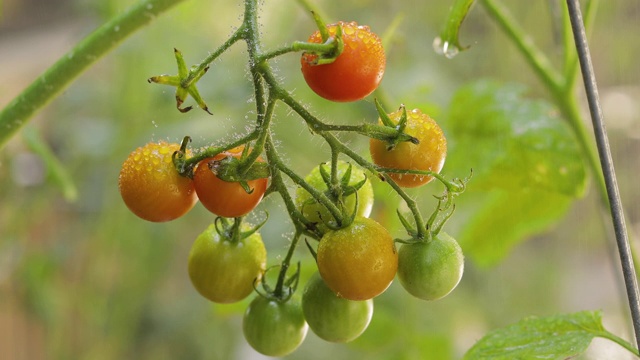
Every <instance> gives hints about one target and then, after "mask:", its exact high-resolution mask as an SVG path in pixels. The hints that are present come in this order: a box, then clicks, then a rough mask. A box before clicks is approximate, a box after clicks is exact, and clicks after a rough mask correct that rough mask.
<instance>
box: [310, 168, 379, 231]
mask: <svg viewBox="0 0 640 360" xmlns="http://www.w3.org/2000/svg"><path fill="white" fill-rule="evenodd" d="M326 165H327V163H322V164H320V165H319V166H318V170H319V173H320V176H321V178H322V181H324V183H325V185H326V187H327V190H325V191H324V193H323V194H324V195H325V196H326V197H327V198H328V199H329V200H330V201H331V202H332V203H333V204H334V205H336V206H337V207H338V209H339V210H340V215H341V216H340V217H335V216H334V219H323V218H322V214H321V213H320V212H318V217H319V218H320V220H321V222H323V223H324V224H325V225H326V227H327V228H329V230H337V229H340V228H343V227H345V226H348V225H349V224H351V223H352V222H353V219H354V218H355V217H356V215H357V212H358V190H360V189H361V188H362V187H363V186H364V185H365V184H366V183H367V180H368V179H367V177H366V175H365V176H364V178H363V179H362V180H360V181H358V182H357V183H355V184H351V179H352V175H353V172H352V171H353V165H352V164H350V163H348V164H347V168H346V170H345V171H344V173H343V174H342V176H341V177H340V179H336V180H335V181H334V180H333V176H332V175H331V174H330V173H329V171H327V169H326ZM336 166H337V164H336ZM332 172H333V170H332ZM351 195H353V196H354V198H355V206H354V208H353V211H350V210H349V209H348V208H347V206H346V204H345V202H344V199H345V198H347V197H348V196H351ZM316 202H318V203H320V204H323V199H322V198H315V197H312V198H310V199H308V200H307V201H305V202H304V203H303V204H302V207H303V210H304V207H305V206H311V205H313V204H315V203H316ZM325 206H326V205H325ZM311 224H312V225H313V228H312V229H308V230H310V231H312V232H317V231H321V232H323V231H322V230H320V229H318V227H317V226H316V225H317V224H318V223H317V222H311Z"/></svg>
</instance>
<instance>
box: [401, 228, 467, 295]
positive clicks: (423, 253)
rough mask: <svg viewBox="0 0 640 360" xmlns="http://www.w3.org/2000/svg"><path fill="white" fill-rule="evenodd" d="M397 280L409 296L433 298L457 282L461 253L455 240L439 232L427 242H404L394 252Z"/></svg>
mask: <svg viewBox="0 0 640 360" xmlns="http://www.w3.org/2000/svg"><path fill="white" fill-rule="evenodd" d="M398 256H399V260H398V262H399V263H398V279H399V280H400V284H402V286H403V287H404V288H405V289H406V290H407V291H408V292H409V293H410V294H411V295H413V296H415V297H417V298H419V299H423V300H437V299H440V298H443V297H445V296H446V295H448V294H449V293H450V292H451V291H453V289H454V288H455V287H456V286H457V285H458V283H459V282H460V279H461V278H462V273H463V271H464V256H463V255H462V249H460V245H458V242H457V241H456V240H455V239H453V238H452V237H451V236H449V235H447V234H446V233H440V234H438V236H437V237H435V238H434V239H433V240H432V241H430V242H418V243H414V244H404V245H402V246H401V247H400V250H399V251H398Z"/></svg>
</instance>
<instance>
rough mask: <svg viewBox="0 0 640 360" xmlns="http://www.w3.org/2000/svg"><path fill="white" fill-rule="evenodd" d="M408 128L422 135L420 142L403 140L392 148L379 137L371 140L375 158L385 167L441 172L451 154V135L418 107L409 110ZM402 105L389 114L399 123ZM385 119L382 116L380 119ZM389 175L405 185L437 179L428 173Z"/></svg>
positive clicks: (408, 186)
mask: <svg viewBox="0 0 640 360" xmlns="http://www.w3.org/2000/svg"><path fill="white" fill-rule="evenodd" d="M406 113H407V122H406V128H405V132H406V133H407V134H408V135H411V136H413V137H415V138H416V139H418V141H419V143H418V144H414V143H411V142H408V141H407V142H401V143H399V144H397V145H396V146H395V147H394V148H392V149H391V150H389V149H388V143H387V142H385V141H382V140H378V139H370V140H369V151H370V152H371V158H372V159H373V162H374V163H375V164H376V165H378V166H381V167H386V168H392V169H402V170H421V171H432V172H435V173H439V172H440V170H442V167H443V166H444V161H445V158H446V156H447V139H446V138H445V136H444V133H443V131H442V129H441V128H440V126H438V124H437V123H436V122H435V121H434V120H433V119H432V118H431V117H429V115H427V114H424V113H423V112H422V111H420V110H418V109H414V110H411V111H407V112H406ZM402 114H403V111H402V109H400V110H398V111H395V112H392V113H390V114H389V118H390V119H391V121H392V122H394V123H395V124H398V122H399V121H400V119H401V117H402ZM380 123H382V120H380ZM389 176H390V177H391V178H392V179H393V180H394V181H395V182H396V183H398V185H400V186H402V187H407V188H412V187H417V186H421V185H424V184H426V183H428V182H429V181H431V180H433V177H432V176H428V175H413V174H399V173H389Z"/></svg>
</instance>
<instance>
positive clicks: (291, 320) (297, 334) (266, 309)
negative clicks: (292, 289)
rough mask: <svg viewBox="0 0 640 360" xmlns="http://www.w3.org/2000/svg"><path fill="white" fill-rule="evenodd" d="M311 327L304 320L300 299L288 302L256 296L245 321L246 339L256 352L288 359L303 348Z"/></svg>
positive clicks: (243, 327) (244, 318) (291, 299)
mask: <svg viewBox="0 0 640 360" xmlns="http://www.w3.org/2000/svg"><path fill="white" fill-rule="evenodd" d="M308 330H309V325H307V322H306V321H305V320H304V315H303V313H302V306H301V304H300V297H299V296H296V295H294V296H292V297H291V298H290V299H288V300H287V301H279V300H276V299H267V298H265V297H263V296H261V295H258V296H256V298H255V299H253V301H252V302H251V304H249V307H248V308H247V311H246V312H245V313H244V317H243V319H242V332H243V333H244V337H245V339H247V342H248V343H249V345H251V347H252V348H254V349H255V350H256V351H257V352H259V353H261V354H263V355H267V356H278V357H279V356H285V355H287V354H290V353H292V352H293V351H294V350H295V349H297V348H298V346H300V344H302V342H303V341H304V338H305V337H306V336H307V331H308Z"/></svg>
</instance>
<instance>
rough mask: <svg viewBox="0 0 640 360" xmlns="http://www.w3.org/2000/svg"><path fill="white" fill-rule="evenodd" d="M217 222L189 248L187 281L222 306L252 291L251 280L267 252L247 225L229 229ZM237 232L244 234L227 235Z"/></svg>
mask: <svg viewBox="0 0 640 360" xmlns="http://www.w3.org/2000/svg"><path fill="white" fill-rule="evenodd" d="M218 219H220V218H218ZM216 222H217V223H214V224H211V225H209V227H208V228H207V229H206V230H205V231H204V232H202V233H201V234H200V235H199V236H198V237H197V238H196V240H195V242H194V243H193V245H192V247H191V252H190V253H189V261H188V270H189V278H190V279H191V283H192V284H193V286H194V287H195V288H196V290H198V292H199V293H200V294H201V295H202V296H204V297H205V298H207V299H209V300H211V301H213V302H216V303H221V304H227V303H234V302H237V301H240V300H242V299H244V298H246V297H247V296H248V295H249V294H251V292H252V291H253V284H254V281H256V280H257V279H260V277H261V276H262V273H263V272H264V270H265V267H266V262H267V251H266V249H265V247H264V243H263V242H262V237H261V236H260V234H259V233H258V232H253V233H251V230H250V228H249V226H248V225H245V224H243V225H242V226H241V227H240V228H239V229H238V228H235V229H234V228H231V229H229V228H228V227H225V226H224V222H223V221H222V220H221V219H220V220H216ZM240 230H242V231H243V232H245V233H242V232H241V233H239V234H233V233H230V231H240ZM247 233H248V234H247Z"/></svg>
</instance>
